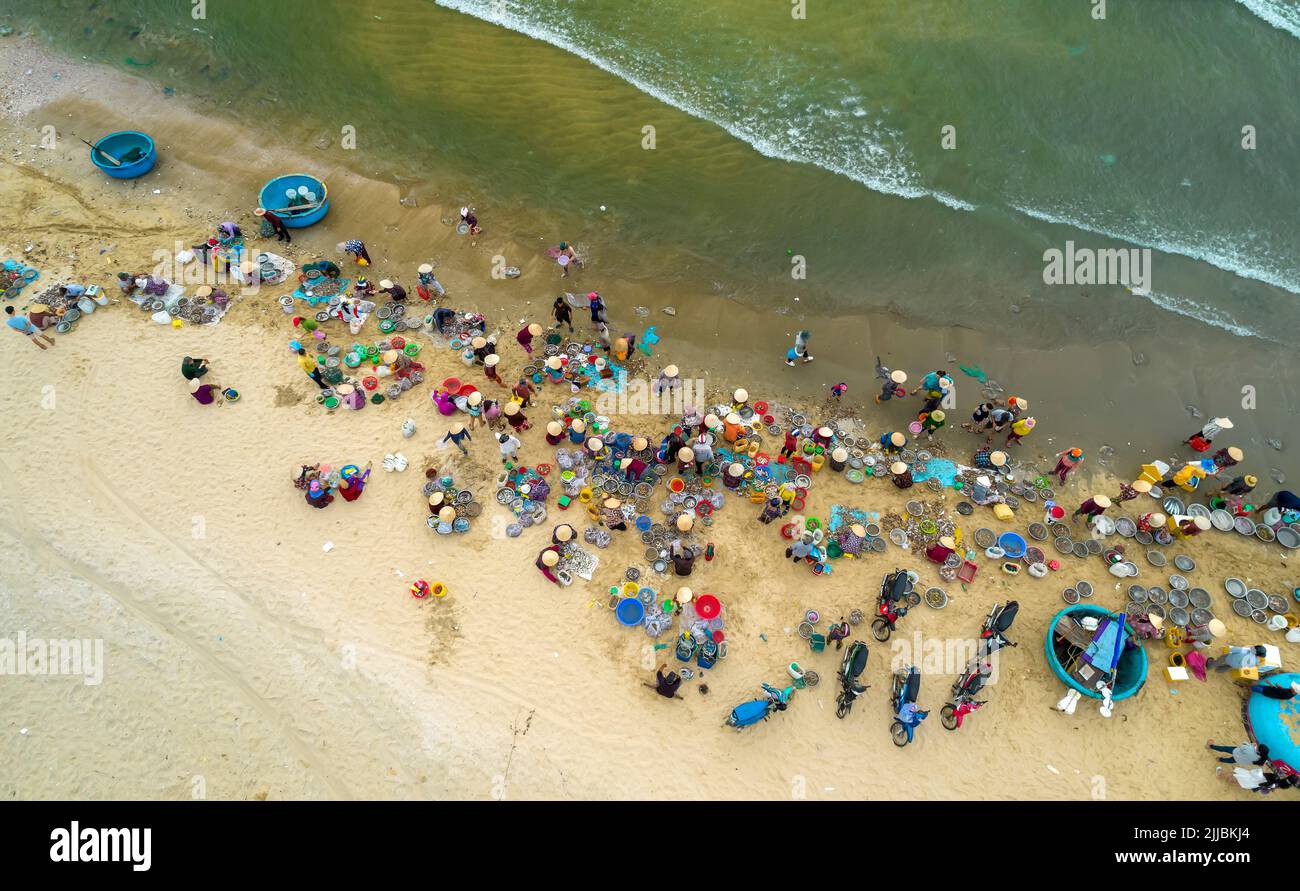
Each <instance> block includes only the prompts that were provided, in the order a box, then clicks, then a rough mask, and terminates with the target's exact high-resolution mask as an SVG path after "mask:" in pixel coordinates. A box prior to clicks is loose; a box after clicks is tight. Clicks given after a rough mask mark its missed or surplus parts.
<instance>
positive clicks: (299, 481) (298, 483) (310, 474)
mask: <svg viewBox="0 0 1300 891" xmlns="http://www.w3.org/2000/svg"><path fill="white" fill-rule="evenodd" d="M315 479H320V464H304V465H302V468H301V469H300V470H299V471H298V475H297V476H296V477H293V487H294V488H295V489H302V490H303V491H304V492H306V491H307V488H308V487H309V486H310V485H311V481H312V480H315Z"/></svg>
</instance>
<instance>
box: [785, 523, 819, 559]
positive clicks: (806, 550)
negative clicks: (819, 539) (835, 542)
mask: <svg viewBox="0 0 1300 891" xmlns="http://www.w3.org/2000/svg"><path fill="white" fill-rule="evenodd" d="M812 551H813V534H812V532H810V531H806V530H805V531H804V533H803V534H802V535H800V536H799V537H798V538H796V539H795V540H794V541H793V542H792V543H791V544H790V547H788V548H786V549H785V555H786V556H787V557H789V558H790V560H791V561H792V562H794V563H802V562H803V561H804V559H806V558H807V557H808V555H809V554H811V553H812Z"/></svg>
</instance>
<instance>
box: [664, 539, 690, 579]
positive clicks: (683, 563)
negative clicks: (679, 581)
mask: <svg viewBox="0 0 1300 891" xmlns="http://www.w3.org/2000/svg"><path fill="white" fill-rule="evenodd" d="M669 559H670V560H672V561H673V573H674V574H676V575H679V576H688V575H690V574H691V570H692V569H694V568H695V549H694V548H688V547H686V546H685V545H683V544H681V543H680V542H674V543H673V549H672V552H671V553H670V555H669Z"/></svg>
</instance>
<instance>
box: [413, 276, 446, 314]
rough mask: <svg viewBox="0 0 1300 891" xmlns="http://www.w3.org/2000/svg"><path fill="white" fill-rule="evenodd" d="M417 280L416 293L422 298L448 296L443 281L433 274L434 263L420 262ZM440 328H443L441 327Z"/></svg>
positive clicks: (429, 298) (430, 298)
mask: <svg viewBox="0 0 1300 891" xmlns="http://www.w3.org/2000/svg"><path fill="white" fill-rule="evenodd" d="M416 282H417V284H416V286H415V293H416V294H418V295H419V297H420V299H421V300H432V299H433V298H434V297H437V298H438V299H439V300H441V299H442V298H443V297H446V296H447V289H446V288H444V287H443V286H442V282H440V281H438V279H437V277H436V276H435V275H434V274H433V264H431V263H421V264H420V268H419V269H417V270H416ZM439 330H441V327H440V328H439Z"/></svg>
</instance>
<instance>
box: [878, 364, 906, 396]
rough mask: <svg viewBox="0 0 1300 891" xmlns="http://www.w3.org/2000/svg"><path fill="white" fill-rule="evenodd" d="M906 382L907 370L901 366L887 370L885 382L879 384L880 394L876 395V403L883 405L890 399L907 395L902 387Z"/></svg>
mask: <svg viewBox="0 0 1300 891" xmlns="http://www.w3.org/2000/svg"><path fill="white" fill-rule="evenodd" d="M905 383H907V372H906V371H903V370H902V369H901V368H895V369H894V370H893V371H891V372H889V376H888V377H886V378H885V382H884V383H883V384H881V385H880V394H879V395H878V396H876V405H883V404H884V403H886V402H888V401H889V400H891V399H903V398H905V397H906V396H907V391H906V390H904V389H903V384H905Z"/></svg>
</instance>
